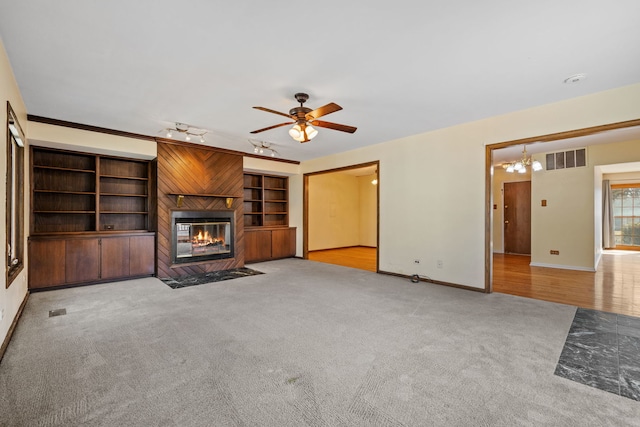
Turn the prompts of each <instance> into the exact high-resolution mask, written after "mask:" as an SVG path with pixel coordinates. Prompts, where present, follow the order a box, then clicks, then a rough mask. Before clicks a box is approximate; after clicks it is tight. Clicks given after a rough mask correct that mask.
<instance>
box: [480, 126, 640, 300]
mask: <svg viewBox="0 0 640 427" xmlns="http://www.w3.org/2000/svg"><path fill="white" fill-rule="evenodd" d="M634 126H640V119H634V120H627V121H623V122H616V123H609V124H606V125H599V126H592V127H588V128H582V129H574V130H570V131H565V132H558V133H551V134H547V135H541V136H533V137H529V138H522V139H516V140H512V141H504V142H498V143H495V144H487V145H485V158H484V160H485V162H484V163H485V182H484V193H485V203H484V292H486V293H491V292H493V285H492V281H493V253H492V247H493V224H492V221H493V209H492V207H493V206H492V201H493V191H492V184H493V150H498V149H500V148H505V147H511V146H514V145H526V144H532V143H534V142H551V141H558V140H561V139H569V138H577V137H580V136H587V135H592V134H595V133H599V132H605V131H608V130H615V129H623V128H628V127H634Z"/></svg>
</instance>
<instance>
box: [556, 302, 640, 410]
mask: <svg viewBox="0 0 640 427" xmlns="http://www.w3.org/2000/svg"><path fill="white" fill-rule="evenodd" d="M555 374H556V375H558V376H561V377H564V378H567V379H570V380H573V381H576V382H579V383H582V384H586V385H589V386H591V387H595V388H598V389H600V390H605V391H608V392H610V393H615V394H618V395H620V396H624V397H628V398H629V399H633V400H638V401H640V318H639V317H631V316H624V315H621V314H614V313H605V312H602V311H596V310H587V309H583V308H579V309H578V310H577V312H576V315H575V317H574V319H573V324H572V325H571V329H570V330H569V335H568V336H567V340H566V342H565V344H564V348H563V350H562V354H561V355H560V360H559V361H558V366H557V367H556V372H555Z"/></svg>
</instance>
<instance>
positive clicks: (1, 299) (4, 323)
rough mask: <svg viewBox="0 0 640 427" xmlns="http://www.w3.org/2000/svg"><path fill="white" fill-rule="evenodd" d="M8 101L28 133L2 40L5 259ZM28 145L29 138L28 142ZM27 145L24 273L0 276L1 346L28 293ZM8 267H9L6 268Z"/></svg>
mask: <svg viewBox="0 0 640 427" xmlns="http://www.w3.org/2000/svg"><path fill="white" fill-rule="evenodd" d="M7 101H9V102H10V103H11V108H13V111H14V112H15V113H16V115H17V116H18V122H19V123H20V126H21V127H22V130H23V131H24V132H25V133H26V134H27V136H28V135H29V133H28V132H29V129H28V126H27V110H26V108H25V105H24V102H23V100H22V96H21V95H20V91H19V90H18V84H17V83H16V81H15V78H14V76H13V70H12V69H11V64H9V59H8V58H7V54H6V51H5V50H4V45H3V44H2V42H1V40H0V140H1V141H2V147H1V148H0V176H1V177H2V178H1V179H2V181H1V183H0V194H2V197H0V200H2V206H0V226H1V227H2V234H1V236H2V237H1V239H2V244H0V257H2V259H3V260H6V259H7V251H6V244H5V239H6V234H5V224H6V218H7V216H6V205H7V180H6V179H7V123H6V120H7V119H6V117H7ZM27 144H28V141H27ZM28 151H29V150H28V148H27V147H25V165H24V170H25V175H26V176H25V181H24V182H25V187H24V188H25V190H24V191H25V207H24V208H25V212H26V215H25V221H24V225H25V229H24V236H25V242H24V248H25V249H24V263H25V266H24V269H23V270H22V272H21V273H20V274H19V275H18V277H16V278H15V279H14V281H13V283H12V284H11V286H10V287H9V288H8V289H7V278H6V270H3V273H2V274H1V275H0V276H1V278H0V312H1V313H2V320H0V345H1V344H2V343H3V342H4V340H5V338H6V336H7V333H8V332H9V328H10V327H11V323H12V322H13V320H14V319H15V317H16V315H17V313H18V309H19V308H20V304H21V303H22V301H23V300H24V298H25V296H26V294H27V270H28V265H29V259H28V251H27V242H26V237H27V233H28V226H29V215H28V212H29V173H28V171H29V166H28V165H29V152H28ZM3 268H6V267H3Z"/></svg>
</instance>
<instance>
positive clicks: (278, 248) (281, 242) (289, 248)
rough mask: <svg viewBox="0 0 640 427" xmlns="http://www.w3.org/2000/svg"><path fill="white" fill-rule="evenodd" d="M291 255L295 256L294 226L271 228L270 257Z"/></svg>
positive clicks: (287, 256)
mask: <svg viewBox="0 0 640 427" xmlns="http://www.w3.org/2000/svg"><path fill="white" fill-rule="evenodd" d="M292 256H296V229H295V227H292V228H284V229H277V230H271V258H272V259H276V258H289V257H292Z"/></svg>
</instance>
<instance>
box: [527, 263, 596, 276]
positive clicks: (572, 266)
mask: <svg viewBox="0 0 640 427" xmlns="http://www.w3.org/2000/svg"><path fill="white" fill-rule="evenodd" d="M529 265H530V266H531V267H545V268H558V269H560V270H576V271H588V272H589V273H595V272H596V269H595V268H589V267H576V266H574V265H561V264H545V263H542V262H531V263H529Z"/></svg>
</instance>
